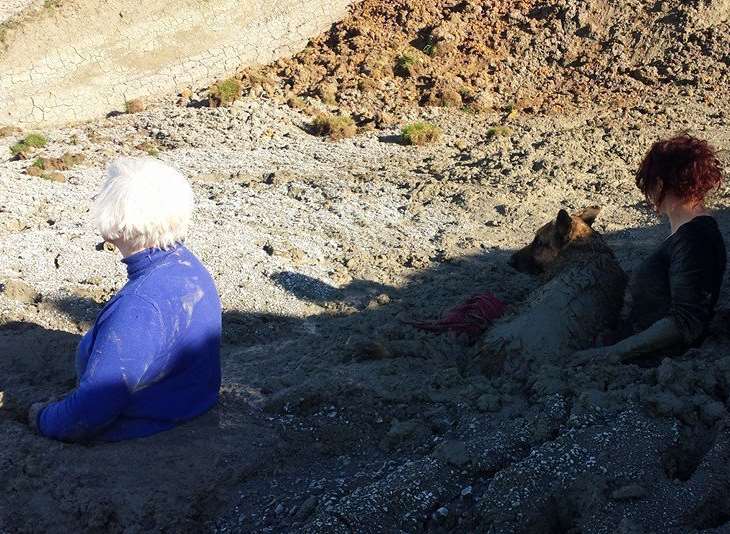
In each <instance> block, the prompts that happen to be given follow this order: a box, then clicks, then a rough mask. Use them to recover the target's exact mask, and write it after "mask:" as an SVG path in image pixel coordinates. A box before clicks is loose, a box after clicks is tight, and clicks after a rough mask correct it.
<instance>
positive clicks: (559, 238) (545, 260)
mask: <svg viewBox="0 0 730 534" xmlns="http://www.w3.org/2000/svg"><path fill="white" fill-rule="evenodd" d="M599 212H600V208H598V207H590V208H586V209H584V210H583V211H581V212H579V213H576V214H573V215H570V214H568V212H566V211H565V210H562V209H561V210H560V211H559V212H558V215H557V217H556V218H555V219H554V220H553V221H550V222H548V223H547V224H545V225H543V226H542V227H541V228H540V229H539V230H538V231H537V234H536V235H535V238H534V239H533V240H532V242H531V243H530V244H529V245H527V246H525V247H524V248H522V249H520V250H518V251H517V252H515V253H514V254H513V256H512V258H511V259H510V262H509V263H510V265H511V266H512V267H513V268H514V269H516V270H517V271H520V272H524V273H529V274H533V275H538V276H540V277H541V278H543V279H544V283H543V284H542V285H541V286H540V287H539V288H537V289H536V290H535V291H533V292H532V293H531V294H530V295H529V296H528V298H527V299H526V301H525V302H523V303H522V304H521V305H520V306H519V307H518V309H517V310H516V312H515V313H514V314H511V315H508V316H505V317H504V318H502V319H499V320H498V321H496V322H495V323H494V325H493V326H492V327H491V328H490V329H489V330H488V331H487V332H486V333H485V334H484V336H483V337H482V339H481V342H480V343H479V347H478V354H477V365H478V366H479V367H481V369H482V370H483V371H484V372H487V373H489V374H491V373H497V372H507V373H517V372H520V371H521V370H526V369H527V368H528V366H529V363H530V361H532V360H533V359H534V358H539V359H540V361H541V362H545V361H554V362H555V363H556V364H559V363H561V362H562V361H563V360H567V359H568V357H569V356H570V355H571V354H572V353H573V352H575V351H577V350H580V349H585V348H587V347H590V346H591V345H592V344H593V343H594V340H595V339H596V337H597V336H598V335H599V334H601V333H602V332H604V331H606V330H610V329H611V328H612V327H613V326H614V325H615V323H616V321H617V320H618V318H619V314H620V312H621V308H622V304H623V299H624V290H625V288H626V283H627V276H626V274H625V273H624V271H623V269H622V268H621V266H620V265H619V263H618V261H617V260H616V258H615V256H614V254H613V252H612V251H611V249H610V248H609V246H608V245H607V244H606V242H605V241H604V239H603V237H602V236H601V234H600V233H599V232H597V231H596V230H594V229H593V222H594V221H595V220H596V217H597V215H598V213H599Z"/></svg>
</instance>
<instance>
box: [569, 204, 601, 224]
mask: <svg viewBox="0 0 730 534" xmlns="http://www.w3.org/2000/svg"><path fill="white" fill-rule="evenodd" d="M599 213H601V207H600V206H590V207H588V208H585V209H584V210H583V211H581V212H580V213H576V214H575V216H576V217H579V218H580V219H582V220H583V222H584V223H586V224H587V225H588V226H593V222H594V221H595V220H596V217H598V214H599Z"/></svg>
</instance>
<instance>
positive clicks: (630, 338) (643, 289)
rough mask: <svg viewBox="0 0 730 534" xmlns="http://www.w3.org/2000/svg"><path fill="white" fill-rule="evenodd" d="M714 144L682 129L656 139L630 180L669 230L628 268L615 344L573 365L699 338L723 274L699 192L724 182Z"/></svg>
mask: <svg viewBox="0 0 730 534" xmlns="http://www.w3.org/2000/svg"><path fill="white" fill-rule="evenodd" d="M722 179H723V177H722V167H721V165H720V162H719V160H718V158H717V154H716V151H715V149H714V148H713V147H712V146H710V144H708V143H707V141H704V140H702V139H698V138H696V137H692V136H690V135H687V134H681V135H677V136H675V137H672V138H671V139H666V140H662V141H658V142H656V143H654V144H653V145H652V147H651V149H650V150H649V152H648V153H647V154H646V156H645V157H644V160H643V161H642V162H641V165H640V166H639V170H638V172H637V173H636V185H637V187H638V188H639V190H640V191H641V192H642V193H643V194H644V196H645V197H646V200H647V201H648V202H649V204H650V205H651V206H652V207H653V208H654V210H655V211H656V212H657V213H659V214H660V215H665V216H666V217H667V218H668V219H669V224H670V227H671V234H670V235H669V236H668V237H667V238H665V239H664V241H663V242H662V243H661V245H659V247H658V248H657V249H656V250H655V251H654V252H653V253H652V254H651V255H650V256H649V257H647V258H646V259H645V260H644V261H643V263H641V265H640V266H639V268H638V269H636V270H635V271H634V273H633V274H632V277H631V279H630V281H629V284H628V287H627V289H626V294H625V302H624V309H623V311H622V314H621V319H620V326H619V328H618V330H617V331H616V332H615V333H614V335H613V336H609V337H613V339H621V341H619V342H618V343H614V344H612V345H609V346H605V347H599V348H593V349H588V350H584V351H580V352H578V353H576V354H575V355H574V360H573V362H574V363H575V364H582V363H587V362H588V361H591V360H593V359H596V358H608V359H611V360H613V361H617V362H618V361H627V360H630V359H633V358H636V357H639V356H642V355H646V354H651V353H655V352H656V351H662V350H665V351H666V350H671V349H680V350H684V349H686V348H689V347H693V346H697V345H699V344H700V343H701V342H702V340H703V339H704V337H705V335H706V333H707V328H708V326H709V324H710V321H711V320H712V317H713V315H714V311H715V305H716V304H717V299H718V297H719V295H720V287H721V285H722V280H723V276H724V273H725V263H726V260H727V258H726V251H725V243H724V240H723V237H722V234H721V233H720V229H719V227H718V225H717V222H716V221H715V219H714V218H713V217H712V215H710V214H709V212H708V210H707V208H706V207H705V198H706V197H707V195H708V194H709V193H710V192H712V191H714V190H716V189H717V188H719V187H720V185H721V184H722Z"/></svg>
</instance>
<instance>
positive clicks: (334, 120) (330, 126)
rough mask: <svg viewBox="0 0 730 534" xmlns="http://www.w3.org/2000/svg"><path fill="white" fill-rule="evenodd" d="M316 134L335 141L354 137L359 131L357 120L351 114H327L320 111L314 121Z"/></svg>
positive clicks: (313, 130) (313, 128)
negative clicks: (356, 124)
mask: <svg viewBox="0 0 730 534" xmlns="http://www.w3.org/2000/svg"><path fill="white" fill-rule="evenodd" d="M312 132H313V133H314V134H315V135H321V136H322V137H329V138H330V139H332V140H333V141H338V140H340V139H345V138H347V137H352V136H353V135H355V134H356V133H357V127H356V126H355V121H353V120H352V117H350V116H349V115H326V114H324V113H320V114H319V115H317V116H316V117H315V118H314V121H313V122H312Z"/></svg>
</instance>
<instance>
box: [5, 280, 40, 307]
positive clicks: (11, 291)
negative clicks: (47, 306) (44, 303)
mask: <svg viewBox="0 0 730 534" xmlns="http://www.w3.org/2000/svg"><path fill="white" fill-rule="evenodd" d="M0 293H2V294H3V295H5V296H6V297H8V298H10V299H12V300H15V301H17V302H22V303H24V304H33V303H35V302H39V301H40V300H41V295H40V294H39V293H38V292H37V291H36V290H35V289H34V288H33V287H32V286H31V285H29V284H27V283H25V282H24V281H23V280H17V279H11V280H6V281H5V282H4V283H3V284H0Z"/></svg>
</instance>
